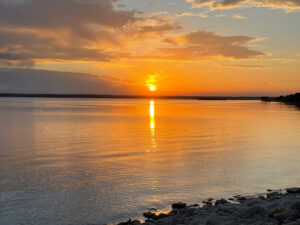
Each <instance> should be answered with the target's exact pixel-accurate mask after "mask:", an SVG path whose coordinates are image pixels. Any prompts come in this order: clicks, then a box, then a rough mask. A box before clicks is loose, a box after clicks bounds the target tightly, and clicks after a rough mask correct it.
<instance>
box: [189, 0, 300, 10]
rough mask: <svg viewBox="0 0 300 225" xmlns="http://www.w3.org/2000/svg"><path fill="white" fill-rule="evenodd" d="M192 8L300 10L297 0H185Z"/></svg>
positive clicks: (299, 2)
mask: <svg viewBox="0 0 300 225" xmlns="http://www.w3.org/2000/svg"><path fill="white" fill-rule="evenodd" d="M186 1H187V2H191V3H192V4H193V6H194V7H203V6H208V7H209V8H210V9H211V10H215V9H232V8H242V7H267V8H274V9H276V8H278V9H285V10H287V11H292V10H297V9H300V1H299V0H186Z"/></svg>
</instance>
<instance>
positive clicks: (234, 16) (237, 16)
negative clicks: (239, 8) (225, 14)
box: [232, 14, 247, 20]
mask: <svg viewBox="0 0 300 225" xmlns="http://www.w3.org/2000/svg"><path fill="white" fill-rule="evenodd" d="M232 18H234V19H240V20H243V19H246V18H247V17H245V16H242V15H239V14H234V15H233V16H232Z"/></svg>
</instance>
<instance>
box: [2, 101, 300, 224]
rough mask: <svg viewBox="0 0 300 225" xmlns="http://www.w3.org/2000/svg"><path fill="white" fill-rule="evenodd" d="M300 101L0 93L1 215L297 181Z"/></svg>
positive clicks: (74, 216)
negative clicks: (10, 95)
mask: <svg viewBox="0 0 300 225" xmlns="http://www.w3.org/2000/svg"><path fill="white" fill-rule="evenodd" d="M299 162H300V110H299V109H297V108H296V107H294V106H288V105H284V104H280V103H263V102H260V101H197V100H155V101H150V100H108V99H101V100H89V99H82V100H78V99H30V98H28V99H22V98H1V99H0V224H3V225H21V224H22V225H23V224H24V225H69V224H72V225H82V224H102V223H114V222H118V221H119V222H120V221H124V220H126V219H129V218H139V217H140V216H141V213H143V212H145V211H147V210H148V209H149V208H150V207H156V208H158V209H161V210H167V209H168V206H169V205H170V204H171V203H173V202H175V201H178V200H180V201H185V202H187V203H189V204H193V203H199V202H201V201H202V200H203V199H205V198H207V197H231V196H232V195H235V194H254V193H261V192H264V191H265V190H266V189H268V188H271V189H276V188H284V187H291V186H300V163H299Z"/></svg>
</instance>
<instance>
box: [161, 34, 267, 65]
mask: <svg viewBox="0 0 300 225" xmlns="http://www.w3.org/2000/svg"><path fill="white" fill-rule="evenodd" d="M258 40H260V39H259V38H253V37H248V36H221V35H219V34H217V33H214V32H206V31H195V32H192V33H188V34H184V35H179V36H170V37H168V38H166V39H165V42H166V43H168V44H170V45H171V46H172V47H167V48H161V49H160V51H161V53H163V55H164V56H163V57H164V58H167V59H182V60H203V59H209V58H213V57H220V56H221V57H224V58H233V59H248V58H255V57H258V56H262V55H264V53H263V52H259V51H256V50H252V49H250V48H249V47H247V44H249V43H251V42H253V41H258Z"/></svg>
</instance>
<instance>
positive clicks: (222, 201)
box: [215, 198, 228, 206]
mask: <svg viewBox="0 0 300 225" xmlns="http://www.w3.org/2000/svg"><path fill="white" fill-rule="evenodd" d="M225 203H228V202H227V201H226V200H225V199H223V198H222V199H220V200H217V201H216V203H215V205H216V206H217V205H219V204H225Z"/></svg>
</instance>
